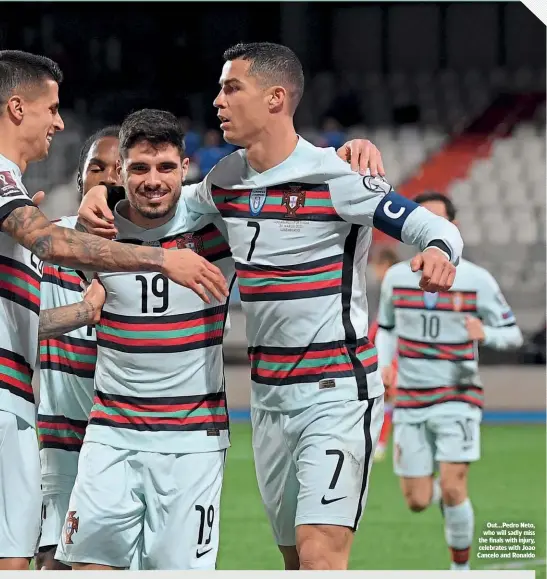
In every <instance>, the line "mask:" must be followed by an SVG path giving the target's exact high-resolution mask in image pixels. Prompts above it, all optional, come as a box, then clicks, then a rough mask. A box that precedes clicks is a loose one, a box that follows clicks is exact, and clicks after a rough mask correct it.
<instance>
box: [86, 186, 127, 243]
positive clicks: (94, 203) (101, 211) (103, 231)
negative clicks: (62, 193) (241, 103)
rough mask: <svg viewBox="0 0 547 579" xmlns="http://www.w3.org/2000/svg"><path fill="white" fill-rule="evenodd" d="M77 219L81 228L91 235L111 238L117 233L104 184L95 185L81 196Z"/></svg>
mask: <svg viewBox="0 0 547 579" xmlns="http://www.w3.org/2000/svg"><path fill="white" fill-rule="evenodd" d="M78 221H79V223H80V224H81V227H82V229H83V230H85V231H87V233H92V234H93V235H98V236H100V237H106V238H107V239H113V238H114V237H116V234H117V233H118V232H117V230H116V227H115V226H114V215H113V213H112V211H111V210H110V208H109V207H108V202H107V189H106V186H105V185H95V187H92V188H91V189H90V190H89V191H88V192H87V193H86V194H85V195H84V197H83V199H82V203H81V204H80V208H79V209H78Z"/></svg>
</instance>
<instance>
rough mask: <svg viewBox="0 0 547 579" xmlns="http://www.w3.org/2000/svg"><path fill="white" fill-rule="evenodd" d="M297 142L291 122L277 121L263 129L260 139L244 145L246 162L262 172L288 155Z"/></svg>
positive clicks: (258, 171) (279, 162) (274, 165)
mask: <svg viewBox="0 0 547 579" xmlns="http://www.w3.org/2000/svg"><path fill="white" fill-rule="evenodd" d="M297 143H298V135H297V134H296V131H295V130H294V126H293V125H292V123H290V124H289V123H282V122H278V123H276V124H275V125H272V126H271V127H268V129H267V130H265V131H263V132H262V133H261V135H260V140H257V142H256V143H252V144H251V145H249V146H248V147H246V153H247V162H248V163H249V165H250V166H251V167H252V168H253V169H254V170H255V171H256V172H257V173H263V172H264V171H267V170H268V169H271V168H272V167H276V166H277V165H279V164H281V163H282V162H283V161H285V159H287V158H288V157H290V155H291V154H292V152H293V151H294V149H295V148H296V145H297Z"/></svg>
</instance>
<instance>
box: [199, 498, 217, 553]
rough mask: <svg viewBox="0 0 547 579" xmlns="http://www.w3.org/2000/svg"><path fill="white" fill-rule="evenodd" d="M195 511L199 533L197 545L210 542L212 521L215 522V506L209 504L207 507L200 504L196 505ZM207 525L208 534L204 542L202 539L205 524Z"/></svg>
mask: <svg viewBox="0 0 547 579" xmlns="http://www.w3.org/2000/svg"><path fill="white" fill-rule="evenodd" d="M196 511H198V513H199V517H200V520H199V534H198V545H208V544H209V543H210V542H211V535H212V534H213V523H214V522H215V507H213V505H209V508H207V509H205V507H203V506H201V505H196ZM206 524H207V527H209V536H208V537H207V540H206V541H205V543H204V542H203V539H204V537H205V525H206Z"/></svg>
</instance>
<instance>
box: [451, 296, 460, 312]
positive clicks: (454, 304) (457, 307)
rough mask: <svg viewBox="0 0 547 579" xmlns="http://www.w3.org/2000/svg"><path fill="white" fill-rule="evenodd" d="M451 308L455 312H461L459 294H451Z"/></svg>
mask: <svg viewBox="0 0 547 579" xmlns="http://www.w3.org/2000/svg"><path fill="white" fill-rule="evenodd" d="M452 308H453V309H454V311H455V312H461V311H462V308H463V294H462V293H461V292H454V293H453V294H452Z"/></svg>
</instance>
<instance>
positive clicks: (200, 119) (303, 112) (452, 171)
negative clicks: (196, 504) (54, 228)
mask: <svg viewBox="0 0 547 579" xmlns="http://www.w3.org/2000/svg"><path fill="white" fill-rule="evenodd" d="M259 40H269V41H274V42H282V43H284V44H287V45H289V46H290V47H291V48H293V49H294V50H295V51H296V52H297V54H298V56H299V57H300V59H301V60H302V62H303V65H304V68H305V73H306V81H307V88H306V94H305V98H304V99H303V102H302V104H301V106H300V110H299V112H298V115H297V123H298V130H299V132H300V134H302V135H303V136H305V137H306V138H308V139H310V140H312V141H313V142H315V143H316V144H318V145H321V146H329V145H332V146H337V143H339V142H343V140H344V139H345V138H346V137H348V138H352V137H355V136H364V137H366V138H369V139H371V140H372V141H373V142H374V143H375V144H377V145H378V146H379V147H380V149H381V150H382V152H383V155H384V161H385V165H386V169H387V176H388V179H389V180H390V181H391V182H392V184H393V185H395V186H396V187H397V189H398V190H399V191H400V192H401V193H403V194H405V195H408V196H413V195H415V194H416V193H418V192H420V191H423V190H427V189H437V190H441V191H443V192H445V193H448V194H449V195H451V197H452V198H453V200H454V202H455V203H456V205H457V207H458V208H459V210H460V211H459V219H460V222H461V229H462V234H463V237H464V240H465V241H466V249H465V255H466V256H467V257H468V258H469V259H471V260H473V261H475V262H477V263H478V264H480V265H483V266H485V267H487V269H489V270H490V271H491V272H492V273H493V274H494V276H495V277H496V279H497V280H498V281H499V283H500V285H501V287H502V289H503V291H504V293H505V295H506V297H507V299H508V301H509V302H510V304H511V305H512V306H513V309H514V311H515V313H516V316H517V319H518V322H519V324H520V326H521V327H522V330H523V332H524V333H525V336H526V343H525V345H524V346H523V348H522V349H521V350H520V351H519V352H516V353H509V354H508V353H504V354H498V353H495V352H490V351H488V350H486V349H483V351H482V353H481V356H482V362H483V371H482V374H483V378H484V382H485V390H486V411H485V423H486V425H485V427H484V434H483V436H484V439H483V460H482V461H481V462H480V463H479V464H478V465H476V466H475V467H473V470H472V474H471V483H470V484H471V496H472V497H473V500H474V502H475V509H476V513H477V535H480V532H481V530H482V528H483V527H484V525H485V523H486V521H494V520H499V521H501V520H518V521H521V520H522V521H530V522H534V523H535V524H536V526H537V543H536V551H537V559H536V561H535V563H534V562H533V561H532V562H531V564H530V565H531V566H530V568H533V565H534V564H535V565H536V568H537V570H538V571H539V572H540V574H542V576H543V577H544V576H545V494H546V493H545V426H544V424H545V187H546V177H545V170H546V169H545V161H546V159H545V67H546V59H545V48H546V35H545V26H544V25H543V24H542V23H541V22H540V21H539V20H538V19H537V18H536V17H535V16H533V15H532V13H531V12H529V10H528V9H527V8H526V7H525V6H524V5H523V4H521V3H520V2H476V3H475V2H473V3H470V2H464V3H457V2H439V3H436V2H423V3H413V2H398V3H397V2H385V3H377V2H361V3H349V2H348V3H346V2H336V3H330V2H318V3H306V2H302V3H289V2H287V3H274V2H256V3H229V2H222V3H213V2H203V3H177V2H154V3H147V2H143V3H138V2H118V3H111V2H94V3H86V2H75V3H66V2H62V3H61V2H60V3H49V2H40V3H29V2H27V3H11V2H3V3H2V17H1V18H0V48H18V49H23V50H28V51H31V52H37V53H42V54H46V55H47V56H49V57H51V58H54V59H55V60H57V61H58V62H59V64H60V65H61V67H62V68H63V71H64V73H65V82H64V83H63V85H62V88H61V112H62V114H63V117H64V119H65V125H66V130H65V131H64V132H63V133H61V134H59V135H57V136H56V138H55V140H54V143H53V145H52V149H51V154H50V158H49V159H48V160H47V161H45V162H43V163H40V164H37V165H35V166H32V167H31V168H30V169H29V170H28V172H27V174H26V175H25V182H26V185H27V187H28V189H29V191H31V192H34V191H37V190H39V189H43V190H45V191H46V193H47V195H48V199H47V202H46V204H45V205H44V208H45V211H46V213H47V214H48V215H49V216H50V217H57V216H59V215H62V214H67V213H72V212H74V210H75V209H76V208H77V198H76V189H75V170H76V163H77V157H78V149H79V147H80V145H81V144H82V143H83V140H84V139H85V137H86V136H87V135H88V134H89V133H90V132H91V131H93V130H95V129H97V128H99V127H101V126H103V125H104V124H107V123H114V122H120V121H121V120H122V119H123V117H124V115H126V114H127V113H129V112H130V111H132V110H135V109H138V108H142V107H154V108H167V109H169V110H171V111H172V112H174V113H175V114H177V115H178V116H180V117H181V118H182V117H184V119H185V122H187V123H189V125H188V126H189V127H191V131H192V134H191V135H190V137H189V144H191V152H192V161H193V162H192V171H191V179H192V180H193V181H196V180H199V179H200V177H201V174H202V172H203V171H204V170H206V165H207V162H206V161H207V160H208V161H210V160H211V159H214V158H215V157H219V156H222V155H223V154H227V153H228V152H229V149H228V148H224V145H223V142H222V141H218V133H215V132H214V131H213V132H208V131H210V130H211V129H216V128H217V124H216V119H215V113H214V110H213V107H212V100H213V98H214V96H215V94H216V91H217V86H218V85H217V83H218V77H219V74H220V70H221V67H222V58H221V56H222V52H223V50H224V49H225V48H227V47H228V46H230V45H231V44H234V43H236V42H238V41H259ZM217 141H218V142H217ZM204 149H205V150H204ZM385 242H386V240H385V239H384V238H381V237H379V238H376V240H375V243H374V244H373V248H372V254H371V255H372V257H371V258H372V259H374V255H375V253H376V251H377V248H378V247H380V244H381V243H385ZM397 250H398V251H399V252H400V256H401V258H403V257H404V258H406V257H408V255H409V253H408V250H405V249H404V248H400V247H397ZM367 283H368V286H369V305H370V309H371V317H373V316H374V313H375V311H376V307H377V298H378V283H377V280H375V279H374V275H373V273H372V271H368V270H367ZM231 312H232V328H233V329H232V331H231V333H230V336H229V337H228V339H227V344H226V355H227V361H228V369H227V380H228V395H229V403H230V406H231V408H232V418H233V421H234V434H233V448H232V449H231V451H230V453H229V463H228V472H227V479H226V486H225V493H224V503H223V513H222V520H223V523H222V528H223V535H222V539H221V553H220V568H232V569H238V568H239V569H243V568H251V569H252V568H255V569H256V568H265V567H266V568H279V567H280V558H279V556H278V555H277V552H276V549H275V548H274V546H273V541H272V540H271V537H270V531H269V529H268V526H267V523H266V518H265V516H264V514H263V511H262V507H261V505H260V502H259V499H258V493H257V489H256V483H255V481H254V472H253V465H252V458H251V451H250V438H249V425H248V423H247V422H246V417H247V407H248V399H249V380H248V370H247V366H246V358H245V352H246V349H245V336H244V322H243V319H242V315H241V312H240V308H239V305H238V299H237V292H236V295H234V299H233V304H232V308H231ZM237 419H240V421H238V420H237ZM238 422H240V423H238ZM439 518H440V514H439V513H438V512H428V513H425V514H424V515H421V516H415V515H411V514H409V513H408V512H407V511H406V510H405V508H404V505H403V500H402V498H401V497H400V494H399V491H398V486H397V481H396V479H395V478H394V476H393V475H392V472H391V465H390V460H389V458H388V460H387V461H385V462H384V463H379V464H378V465H376V466H375V467H374V470H373V475H372V483H371V490H370V496H369V506H368V508H367V512H366V515H365V519H364V522H363V528H362V531H361V532H360V533H359V534H358V539H357V542H356V546H355V549H354V554H353V558H352V567H353V568H361V569H364V568H375V569H382V568H383V569H404V568H417V569H418V568H430V569H434V568H447V566H448V560H447V554H446V552H445V547H444V543H443V537H442V525H441V524H440V521H439ZM474 563H475V568H482V567H486V566H487V565H485V564H484V562H481V561H476V560H475V561H474Z"/></svg>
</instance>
